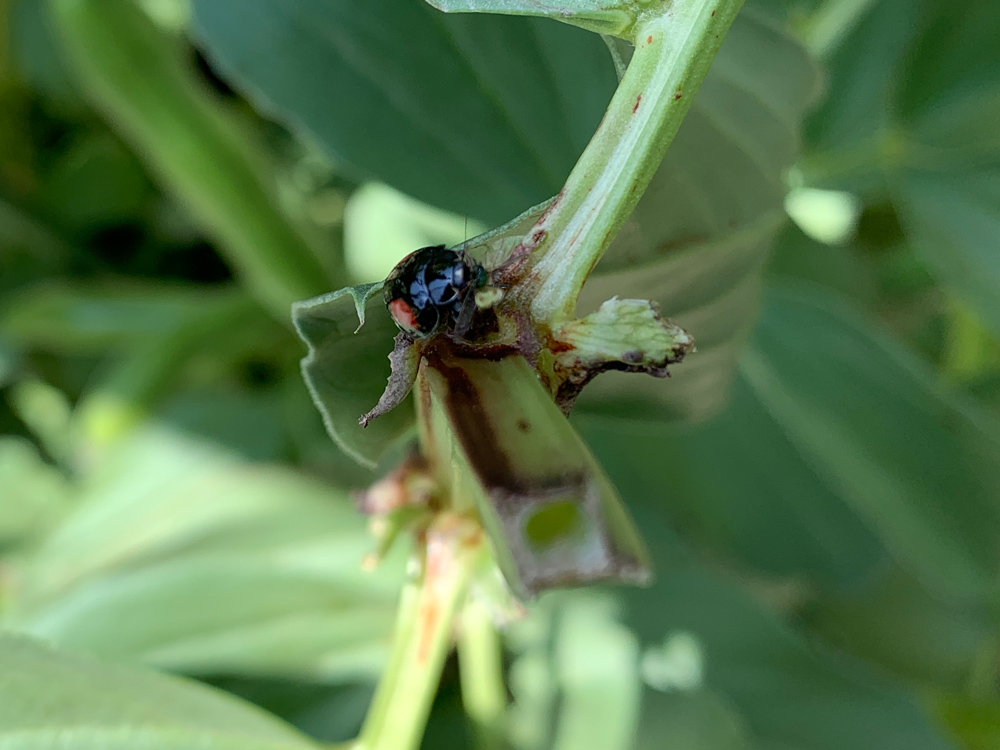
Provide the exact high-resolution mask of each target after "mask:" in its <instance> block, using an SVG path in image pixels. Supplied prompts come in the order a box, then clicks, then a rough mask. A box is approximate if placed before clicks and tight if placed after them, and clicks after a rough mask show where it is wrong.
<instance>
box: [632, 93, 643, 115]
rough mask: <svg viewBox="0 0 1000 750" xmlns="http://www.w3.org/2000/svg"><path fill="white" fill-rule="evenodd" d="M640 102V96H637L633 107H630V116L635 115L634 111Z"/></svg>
mask: <svg viewBox="0 0 1000 750" xmlns="http://www.w3.org/2000/svg"><path fill="white" fill-rule="evenodd" d="M641 101H642V94H639V96H637V97H636V98H635V106H634V107H632V114H633V115H634V114H635V112H636V110H637V109H639V102H641Z"/></svg>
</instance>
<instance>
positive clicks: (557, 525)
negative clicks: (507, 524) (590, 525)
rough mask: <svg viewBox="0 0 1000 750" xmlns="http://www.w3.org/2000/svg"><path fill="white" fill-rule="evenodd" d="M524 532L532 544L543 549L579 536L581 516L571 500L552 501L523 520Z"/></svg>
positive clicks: (581, 531)
mask: <svg viewBox="0 0 1000 750" xmlns="http://www.w3.org/2000/svg"><path fill="white" fill-rule="evenodd" d="M524 533H525V535H526V536H527V537H528V541H529V542H530V543H531V545H532V546H534V547H539V548H543V549H544V548H545V547H551V546H552V545H554V544H557V543H558V542H560V541H563V540H565V539H569V538H572V537H577V536H580V535H581V534H582V533H583V518H581V517H580V510H579V508H577V506H576V505H575V504H574V503H572V502H569V501H564V502H561V503H552V504H551V505H548V506H546V507H544V508H542V509H541V510H540V511H538V512H537V513H535V514H534V515H533V516H531V517H530V518H529V519H528V520H527V522H525V524H524Z"/></svg>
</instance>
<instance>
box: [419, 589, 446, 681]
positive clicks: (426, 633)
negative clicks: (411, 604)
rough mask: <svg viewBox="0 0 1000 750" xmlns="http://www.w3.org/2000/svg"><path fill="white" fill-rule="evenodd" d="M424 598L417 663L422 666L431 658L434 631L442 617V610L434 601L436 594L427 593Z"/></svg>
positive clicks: (421, 610) (421, 609)
mask: <svg viewBox="0 0 1000 750" xmlns="http://www.w3.org/2000/svg"><path fill="white" fill-rule="evenodd" d="M424 596H425V597H426V598H425V600H424V602H423V604H422V605H421V607H420V645H419V646H418V647H417V663H418V664H421V665H423V664H426V663H427V659H428V658H430V655H431V643H432V641H433V639H434V630H435V629H436V628H437V621H438V618H439V617H440V616H441V609H440V607H439V606H438V602H437V601H436V600H435V599H434V594H433V593H431V592H425V594H424Z"/></svg>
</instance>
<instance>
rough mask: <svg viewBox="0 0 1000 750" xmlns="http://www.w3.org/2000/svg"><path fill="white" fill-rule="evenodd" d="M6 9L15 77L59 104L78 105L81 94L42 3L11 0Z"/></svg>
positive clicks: (76, 106)
mask: <svg viewBox="0 0 1000 750" xmlns="http://www.w3.org/2000/svg"><path fill="white" fill-rule="evenodd" d="M7 12H8V14H9V20H8V23H9V24H10V31H9V32H8V33H9V35H10V42H9V44H10V51H11V58H12V62H13V64H14V69H15V71H16V73H17V75H18V78H20V79H21V80H22V81H24V82H25V83H27V84H28V85H29V86H31V87H32V88H33V89H35V90H36V91H38V92H39V93H42V94H44V95H45V96H46V97H47V98H49V99H51V100H53V101H55V102H58V103H59V104H61V105H64V106H69V107H71V108H73V109H82V107H83V106H84V105H83V98H82V97H81V96H80V92H79V91H78V90H77V88H76V85H75V81H74V80H73V74H72V72H71V71H70V70H69V68H68V67H67V65H66V61H65V59H64V58H63V55H62V52H61V51H60V49H59V45H58V43H57V41H56V39H55V35H54V33H53V30H52V28H51V23H50V21H49V19H48V17H47V9H46V7H45V3H43V2H38V0H15V1H14V2H13V3H11V4H10V10H8V11H7Z"/></svg>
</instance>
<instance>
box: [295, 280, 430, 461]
mask: <svg viewBox="0 0 1000 750" xmlns="http://www.w3.org/2000/svg"><path fill="white" fill-rule="evenodd" d="M381 290H382V283H381V282H378V283H376V284H362V285H360V286H356V287H348V288H346V289H340V290H338V291H336V292H331V293H330V294H324V295H322V296H320V297H314V298H313V299H310V300H305V301H304V302H297V303H295V304H294V305H293V306H292V320H293V321H294V323H295V329H296V331H298V333H299V336H301V337H302V340H303V341H305V342H306V344H307V345H308V346H309V353H308V354H307V355H306V357H305V358H304V359H303V360H302V375H303V377H304V378H305V381H306V386H307V387H308V388H309V393H310V394H311V395H312V398H313V401H314V402H315V404H316V407H317V408H318V409H319V411H320V413H321V414H322V415H323V423H324V424H325V425H326V429H327V432H329V433H330V437H331V438H333V440H334V442H335V443H336V444H337V445H338V446H340V448H341V449H343V451H344V452H345V453H347V454H348V455H349V456H351V457H352V458H354V459H355V460H356V461H358V462H359V463H360V464H362V465H364V466H367V467H369V468H374V467H375V464H376V462H377V461H378V458H379V456H381V455H382V452H383V451H384V450H385V449H386V448H387V447H388V446H389V444H391V443H392V442H393V441H395V440H397V439H399V438H400V437H401V436H402V435H404V434H405V433H406V432H407V431H408V430H409V429H410V427H411V425H412V423H413V415H412V414H411V413H409V412H407V411H406V410H397V411H395V412H393V413H392V414H389V415H387V416H385V417H384V418H382V419H380V420H378V421H377V422H376V423H375V424H373V425H371V426H370V427H368V428H367V429H365V428H363V427H362V426H361V425H360V424H359V423H358V416H359V415H361V414H365V413H366V412H368V411H369V410H371V409H372V404H377V403H379V402H380V398H381V394H382V393H383V390H384V389H385V384H386V381H387V380H389V378H390V377H391V376H392V369H391V366H390V363H389V359H388V358H387V357H386V356H385V352H386V350H387V349H388V344H389V342H390V341H391V340H392V338H393V336H394V335H395V334H396V326H395V325H394V324H393V322H392V319H391V318H390V317H389V313H388V312H387V311H386V309H385V305H384V304H383V303H382V297H381V294H379V292H381ZM362 325H363V326H364V327H362ZM403 395H404V396H405V394H403ZM401 398H402V396H400V399H401ZM377 409H378V407H377V406H376V410H377Z"/></svg>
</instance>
